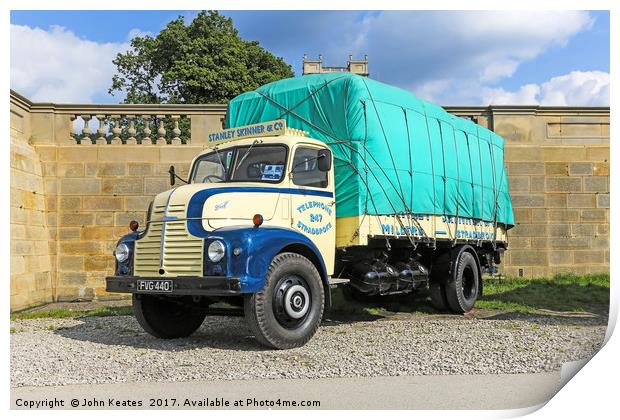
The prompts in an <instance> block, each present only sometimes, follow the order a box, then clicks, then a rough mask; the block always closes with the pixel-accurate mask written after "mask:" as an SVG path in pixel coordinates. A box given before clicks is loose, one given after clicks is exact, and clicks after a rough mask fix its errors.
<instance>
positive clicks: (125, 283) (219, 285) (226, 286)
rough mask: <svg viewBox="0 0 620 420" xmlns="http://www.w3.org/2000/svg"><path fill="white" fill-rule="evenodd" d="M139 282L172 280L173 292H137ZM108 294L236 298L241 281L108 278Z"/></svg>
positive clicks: (194, 278)
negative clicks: (137, 282)
mask: <svg viewBox="0 0 620 420" xmlns="http://www.w3.org/2000/svg"><path fill="white" fill-rule="evenodd" d="M137 280H170V281H172V292H161V291H146V290H136V281H137ZM105 281H106V287H105V290H106V292H114V293H140V294H158V295H173V296H235V295H240V294H241V283H240V282H239V279H237V278H232V277H218V276H207V277H197V276H190V277H138V276H112V277H106V278H105Z"/></svg>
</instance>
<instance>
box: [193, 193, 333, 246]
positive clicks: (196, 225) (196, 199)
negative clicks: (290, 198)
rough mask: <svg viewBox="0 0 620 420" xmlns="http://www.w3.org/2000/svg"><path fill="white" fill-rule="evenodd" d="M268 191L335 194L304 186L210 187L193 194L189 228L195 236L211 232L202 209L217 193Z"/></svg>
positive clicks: (310, 194)
mask: <svg viewBox="0 0 620 420" xmlns="http://www.w3.org/2000/svg"><path fill="white" fill-rule="evenodd" d="M236 192H238V193H248V192H249V193H268V194H292V195H308V196H315V197H329V198H332V197H333V196H334V194H333V193H332V192H331V191H317V190H308V189H303V188H274V187H220V188H208V189H205V190H202V191H198V192H197V193H196V194H194V195H193V196H192V198H190V200H189V204H188V205H187V218H188V219H189V220H188V221H187V230H188V231H189V233H191V234H192V235H194V236H198V237H205V236H207V235H208V234H209V232H208V231H206V230H205V229H204V227H203V225H202V211H203V208H204V205H205V203H206V202H207V200H208V199H209V198H210V197H212V196H214V195H217V194H228V193H236Z"/></svg>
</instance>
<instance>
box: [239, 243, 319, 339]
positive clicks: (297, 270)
mask: <svg viewBox="0 0 620 420" xmlns="http://www.w3.org/2000/svg"><path fill="white" fill-rule="evenodd" d="M324 306H325V292H324V289H323V284H322V282H321V276H320V275H319V273H318V271H317V269H316V268H315V267H314V265H313V264H312V263H311V262H310V261H309V260H308V259H307V258H305V257H303V256H301V255H299V254H295V253H290V252H287V253H282V254H279V255H277V256H276V257H275V258H274V259H273V261H272V262H271V265H270V266H269V270H268V271H267V278H266V280H265V286H264V288H263V290H262V291H261V292H259V293H255V294H252V295H248V296H246V298H245V302H244V310H245V317H246V320H247V322H248V325H249V326H250V328H251V329H252V331H253V332H254V334H255V336H256V339H257V340H258V341H259V342H260V343H262V344H264V345H265V346H268V347H272V348H276V349H288V348H293V347H299V346H303V345H304V344H305V343H307V342H308V341H309V340H310V339H311V338H312V336H313V335H314V334H315V333H316V331H317V329H318V328H319V324H320V323H321V318H322V316H323V310H324Z"/></svg>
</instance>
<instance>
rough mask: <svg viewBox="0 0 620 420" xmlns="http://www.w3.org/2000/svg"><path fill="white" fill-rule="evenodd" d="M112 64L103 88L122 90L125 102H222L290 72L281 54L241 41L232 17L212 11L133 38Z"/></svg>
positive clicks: (110, 90)
mask: <svg viewBox="0 0 620 420" xmlns="http://www.w3.org/2000/svg"><path fill="white" fill-rule="evenodd" d="M113 63H114V64H115V65H116V68H117V74H115V75H114V76H113V78H112V87H111V88H110V89H109V92H110V94H114V93H115V92H126V93H127V97H126V99H125V100H124V102H125V103H196V104H199V103H226V102H228V101H229V100H230V99H232V98H234V97H235V96H237V95H239V94H240V93H243V92H246V91H248V90H253V89H256V88H257V87H259V86H261V85H263V84H265V83H269V82H272V81H275V80H280V79H283V78H287V77H292V76H293V71H292V70H291V66H290V65H288V64H286V62H285V61H284V60H283V59H282V58H281V57H275V56H274V55H273V54H271V53H270V52H269V51H266V50H265V49H264V48H262V47H261V46H260V45H259V43H258V42H256V41H246V40H243V39H241V38H240V37H239V33H238V31H237V30H236V29H235V28H234V26H233V23H232V19H230V18H227V17H225V16H222V15H221V14H219V13H218V12H216V11H208V12H206V11H202V12H200V13H199V14H198V16H196V18H195V19H194V20H192V21H191V22H190V23H189V24H187V25H186V24H185V20H184V18H183V17H182V16H179V18H178V19H176V20H173V21H172V22H170V23H168V25H167V26H166V28H164V29H163V30H162V31H161V32H160V33H159V34H157V35H156V36H155V37H151V36H138V37H135V38H133V39H132V40H131V49H129V50H128V51H127V52H125V53H120V54H118V55H117V56H116V58H115V59H114V60H113Z"/></svg>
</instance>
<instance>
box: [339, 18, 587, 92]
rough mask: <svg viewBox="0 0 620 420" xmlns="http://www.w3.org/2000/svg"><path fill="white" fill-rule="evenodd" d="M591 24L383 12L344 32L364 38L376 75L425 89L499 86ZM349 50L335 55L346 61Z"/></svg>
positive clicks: (342, 48)
mask: <svg viewBox="0 0 620 420" xmlns="http://www.w3.org/2000/svg"><path fill="white" fill-rule="evenodd" d="M592 24H593V19H592V17H591V16H590V15H589V13H588V12H582V11H540V12H538V11H470V12H454V11H452V12H445V11H439V12H382V13H379V14H375V15H372V16H370V17H367V18H365V19H364V20H363V21H362V22H351V23H350V25H349V26H348V27H346V28H344V30H346V31H350V32H351V33H358V34H360V35H358V42H357V43H356V44H357V45H356V47H357V48H358V49H359V50H358V51H355V53H359V54H361V53H364V52H367V53H368V54H369V55H370V58H371V63H370V64H371V69H370V70H371V72H372V73H373V74H375V75H379V76H380V77H381V78H385V79H386V81H389V82H391V83H396V84H399V85H403V84H409V85H411V84H413V83H415V84H417V85H422V84H423V83H426V82H430V81H435V80H438V79H442V80H453V81H454V82H458V81H463V80H478V81H479V80H482V81H484V82H495V81H499V80H501V79H503V78H506V77H510V76H512V74H513V73H514V72H515V70H516V69H517V68H518V66H519V64H520V63H522V62H524V61H526V60H531V59H533V58H535V57H537V56H538V55H540V54H541V53H543V52H544V51H546V50H547V49H549V48H551V47H557V46H564V45H566V43H567V42H568V40H569V39H570V37H572V36H573V35H575V34H577V33H579V32H581V31H583V30H585V29H587V28H590V27H591V25H592ZM362 37H363V39H364V41H365V42H359V39H360V38H362ZM350 47H351V46H350V45H337V46H334V47H332V49H334V50H336V51H338V50H339V51H338V52H337V53H338V54H339V55H344V53H345V50H346V49H347V48H350ZM388 75H389V77H388ZM388 78H389V80H387V79H388Z"/></svg>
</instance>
